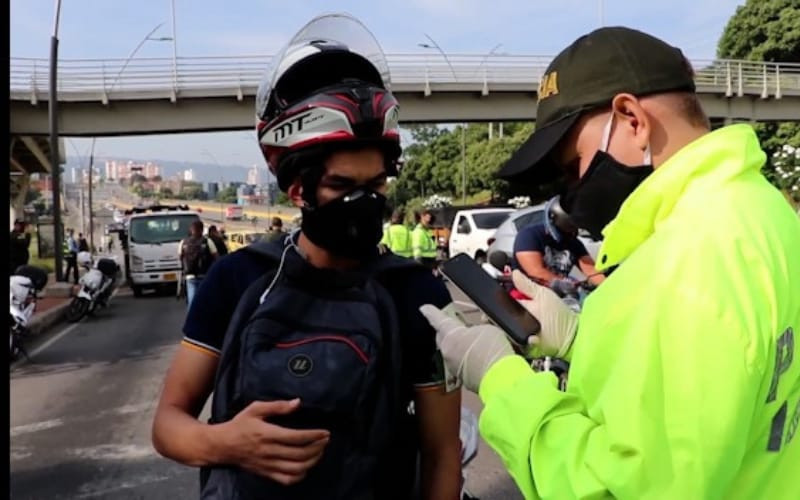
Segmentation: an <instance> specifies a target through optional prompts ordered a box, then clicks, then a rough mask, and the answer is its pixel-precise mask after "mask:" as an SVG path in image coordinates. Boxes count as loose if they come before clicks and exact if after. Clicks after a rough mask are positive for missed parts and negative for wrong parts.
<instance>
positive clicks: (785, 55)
mask: <svg viewBox="0 0 800 500" xmlns="http://www.w3.org/2000/svg"><path fill="white" fill-rule="evenodd" d="M717 55H718V56H719V57H720V58H726V59H746V60H751V61H773V62H800V2H798V1H797V0H747V2H746V3H745V5H742V6H739V7H737V9H736V13H735V14H734V15H733V17H731V19H730V20H729V21H728V25H727V26H726V27H725V30H724V32H723V33H722V37H721V38H720V40H719V44H718V47H717ZM755 129H756V133H757V134H758V138H759V139H760V141H761V147H762V148H764V151H766V153H767V163H766V164H765V165H764V168H763V172H764V175H765V176H766V177H767V178H768V179H769V180H770V182H772V183H773V184H774V185H775V186H778V187H783V186H782V184H781V182H780V180H781V179H780V174H779V173H778V172H777V171H776V169H777V166H776V163H775V159H776V158H777V155H778V154H779V153H780V152H781V151H782V148H783V147H784V146H785V145H788V146H790V147H792V148H797V147H800V122H798V121H795V122H782V123H777V122H769V123H759V124H756V125H755ZM790 194H792V193H790Z"/></svg>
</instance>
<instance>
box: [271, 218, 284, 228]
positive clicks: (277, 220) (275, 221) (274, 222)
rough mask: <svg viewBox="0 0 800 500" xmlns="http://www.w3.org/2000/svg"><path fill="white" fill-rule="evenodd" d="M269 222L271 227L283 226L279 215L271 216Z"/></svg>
mask: <svg viewBox="0 0 800 500" xmlns="http://www.w3.org/2000/svg"><path fill="white" fill-rule="evenodd" d="M270 224H272V226H273V227H283V221H282V220H281V218H280V217H273V218H272V222H271V223H270Z"/></svg>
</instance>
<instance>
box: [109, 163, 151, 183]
mask: <svg viewBox="0 0 800 500" xmlns="http://www.w3.org/2000/svg"><path fill="white" fill-rule="evenodd" d="M135 174H138V175H143V176H144V177H146V178H148V179H152V178H153V177H157V176H160V175H161V167H159V166H158V165H157V164H155V163H152V162H147V163H137V162H134V161H132V160H129V161H126V162H122V161H116V160H106V164H105V178H106V180H109V181H119V180H123V179H124V180H128V179H130V178H131V177H132V176H133V175H135Z"/></svg>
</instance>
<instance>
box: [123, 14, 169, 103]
mask: <svg viewBox="0 0 800 500" xmlns="http://www.w3.org/2000/svg"><path fill="white" fill-rule="evenodd" d="M163 25H164V23H160V24H159V25H158V26H156V27H155V28H153V29H152V30H150V33H148V34H147V35H146V36H145V37H144V38H142V41H141V42H139V45H137V46H136V48H135V49H133V52H131V55H129V56H128V58H127V59H125V62H124V63H123V64H122V68H120V70H119V73H117V76H116V77H115V78H114V81H113V82H111V87H110V88H109V89H108V91H109V92H110V91H112V90H114V87H115V86H116V85H117V82H118V81H119V77H120V76H122V72H123V71H125V68H127V67H128V63H130V62H131V60H132V59H133V56H135V55H136V53H137V52H139V49H141V48H142V45H144V44H145V43H146V42H147V41H148V40H150V41H153V42H169V41H172V40H173V39H172V37H168V36H162V37H158V38H153V37H152V36H153V33H155V32H156V31H158V28H160V27H161V26H163Z"/></svg>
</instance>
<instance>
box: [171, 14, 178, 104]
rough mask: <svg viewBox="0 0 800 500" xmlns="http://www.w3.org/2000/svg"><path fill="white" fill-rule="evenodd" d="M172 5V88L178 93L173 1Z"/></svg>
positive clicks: (176, 40)
mask: <svg viewBox="0 0 800 500" xmlns="http://www.w3.org/2000/svg"><path fill="white" fill-rule="evenodd" d="M170 3H171V4H172V87H173V90H174V91H175V93H176V94H177V93H178V35H176V34H175V0H171V2H170Z"/></svg>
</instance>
